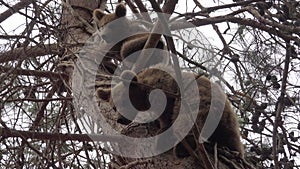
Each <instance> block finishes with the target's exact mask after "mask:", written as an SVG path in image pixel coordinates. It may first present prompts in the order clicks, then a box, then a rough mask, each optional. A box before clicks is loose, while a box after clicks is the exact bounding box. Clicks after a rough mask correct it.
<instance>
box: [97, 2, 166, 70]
mask: <svg viewBox="0 0 300 169" xmlns="http://www.w3.org/2000/svg"><path fill="white" fill-rule="evenodd" d="M126 12H127V11H126V7H125V6H124V4H122V3H120V4H118V5H117V6H116V9H115V12H114V13H110V14H106V13H104V12H103V11H102V10H100V9H96V10H94V12H93V18H94V21H95V22H96V23H97V26H98V28H99V30H100V36H101V37H102V39H103V40H104V41H105V42H106V43H108V44H112V47H111V48H110V49H109V51H108V53H107V54H106V57H107V58H114V59H117V60H119V61H123V60H124V59H125V58H127V57H128V56H130V55H131V56H130V58H127V60H126V61H127V63H123V64H128V65H123V66H125V67H126V68H128V69H130V68H131V67H132V64H134V63H135V61H136V60H137V57H138V56H139V54H140V52H139V51H140V50H142V49H143V48H144V45H145V43H146V41H147V39H148V37H149V32H150V31H149V30H147V29H146V28H145V27H143V26H142V25H141V23H137V22H133V21H131V20H130V19H128V18H127V17H125V16H126ZM156 49H160V50H165V44H164V42H163V41H162V40H160V41H159V42H158V44H157V46H156ZM161 62H168V60H166V58H164V57H162V56H161V54H160V53H159V52H158V51H155V52H154V54H153V56H152V57H151V59H150V61H149V63H147V64H148V65H147V66H150V65H154V64H157V63H161Z"/></svg>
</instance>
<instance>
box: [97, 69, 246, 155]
mask: <svg viewBox="0 0 300 169" xmlns="http://www.w3.org/2000/svg"><path fill="white" fill-rule="evenodd" d="M161 66H163V65H155V66H153V67H152V68H149V69H146V70H143V71H142V72H140V73H138V74H137V75H136V76H135V77H134V78H133V79H132V81H131V82H130V83H129V81H130V80H131V79H128V77H130V76H129V75H130V74H132V75H133V74H134V73H133V72H130V71H125V72H123V73H122V75H121V77H122V78H123V79H126V81H125V82H120V83H119V84H117V85H116V86H115V87H114V88H112V89H111V90H109V89H106V90H103V89H101V88H99V89H98V90H97V96H98V97H99V98H101V99H104V100H106V101H109V102H110V104H111V105H112V106H114V105H115V104H116V103H118V105H121V106H120V107H118V108H120V111H122V112H123V113H124V112H125V114H126V115H130V116H131V119H134V117H135V116H136V113H137V111H136V112H132V111H129V112H128V111H127V112H126V110H122V107H126V105H124V106H122V103H123V102H124V99H125V98H126V97H125V96H127V95H128V93H126V92H124V88H125V87H128V88H129V98H130V101H131V103H132V105H133V106H134V107H135V108H136V109H137V110H139V111H144V110H147V109H149V107H150V104H149V100H148V96H149V93H150V92H151V90H153V89H155V88H157V89H162V90H163V91H165V92H166V93H167V94H166V95H167V106H166V109H165V110H164V112H163V114H162V115H161V116H160V117H159V119H158V121H159V122H160V131H159V132H162V131H163V130H165V129H166V128H168V127H170V125H171V124H172V123H173V122H174V121H175V120H176V118H177V116H178V112H179V110H180V101H181V99H180V98H181V97H179V96H178V95H180V93H179V88H178V85H177V83H176V82H175V80H174V79H173V78H172V76H170V74H168V73H166V72H164V71H162V70H160V68H161ZM168 69H169V70H168V72H173V73H172V74H173V75H174V74H175V73H174V71H172V70H171V69H172V68H168ZM191 76H195V74H193V73H187V72H184V73H183V74H182V77H183V81H185V80H186V79H187V77H191ZM195 77H196V82H197V85H198V93H199V97H200V103H199V110H198V116H197V120H196V124H195V125H194V127H193V128H192V130H191V132H190V134H189V136H193V137H194V140H196V141H197V140H198V137H199V135H200V132H199V131H201V129H202V127H203V125H204V122H205V120H206V117H207V114H208V112H209V110H210V106H211V102H212V101H214V102H215V103H219V102H221V101H224V99H225V100H226V103H225V108H224V111H223V115H222V117H221V121H220V123H219V124H218V127H217V129H216V130H215V131H214V133H213V135H212V136H211V137H210V138H209V139H208V141H209V142H211V143H218V146H219V147H227V148H229V149H230V150H233V151H238V152H239V154H240V156H241V157H243V155H244V149H243V145H242V143H241V141H240V132H239V124H238V121H237V118H236V114H235V113H234V111H233V110H232V108H231V105H230V102H229V101H228V99H227V98H226V96H225V95H224V94H223V92H221V89H220V88H219V87H218V85H217V84H215V83H212V82H211V81H210V80H209V79H207V78H206V77H204V76H199V77H198V76H195ZM211 86H213V88H214V91H212V90H211ZM188 92H190V94H191V93H195V92H197V91H188ZM211 92H213V93H214V95H215V96H217V97H215V98H213V100H212V97H211ZM188 94H189V93H188ZM176 95H177V97H176ZM111 96H113V97H114V101H112V99H111V98H112V97H111ZM186 101H187V102H188V103H189V104H193V102H194V100H193V99H190V100H186ZM217 105H219V104H217ZM216 109H218V107H213V108H212V110H216ZM184 111H185V110H184ZM186 112H189V111H188V110H186ZM196 112H197V110H196ZM180 118H182V117H180ZM121 119H123V121H126V122H130V121H129V120H124V118H121ZM184 122H185V121H184V120H183V123H182V124H180V125H179V126H178V127H179V129H180V126H183V127H184V126H185V125H186V124H184ZM179 129H178V130H179ZM176 130H177V129H176V128H174V133H176ZM175 135H176V134H175ZM188 140H191V139H190V138H188ZM189 142H190V141H189ZM192 145H195V143H193V144H192ZM192 148H196V147H192Z"/></svg>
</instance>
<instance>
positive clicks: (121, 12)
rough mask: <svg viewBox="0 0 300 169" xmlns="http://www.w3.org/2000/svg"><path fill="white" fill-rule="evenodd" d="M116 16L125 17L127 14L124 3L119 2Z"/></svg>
mask: <svg viewBox="0 0 300 169" xmlns="http://www.w3.org/2000/svg"><path fill="white" fill-rule="evenodd" d="M115 13H116V16H117V17H123V16H125V15H126V7H125V5H124V4H122V3H121V4H119V5H118V6H117V7H116V11H115Z"/></svg>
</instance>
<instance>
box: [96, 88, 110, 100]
mask: <svg viewBox="0 0 300 169" xmlns="http://www.w3.org/2000/svg"><path fill="white" fill-rule="evenodd" d="M110 94H111V89H101V88H98V89H97V90H96V96H97V97H98V98H100V99H102V100H104V101H107V102H108V101H109V98H110Z"/></svg>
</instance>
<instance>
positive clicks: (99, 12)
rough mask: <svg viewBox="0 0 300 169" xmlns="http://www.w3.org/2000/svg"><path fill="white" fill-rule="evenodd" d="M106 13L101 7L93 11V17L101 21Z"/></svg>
mask: <svg viewBox="0 0 300 169" xmlns="http://www.w3.org/2000/svg"><path fill="white" fill-rule="evenodd" d="M105 15H106V14H105V13H104V12H103V11H102V10H101V9H95V10H94V12H93V17H94V19H95V20H97V21H100V20H101V19H102V17H103V16H105Z"/></svg>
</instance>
